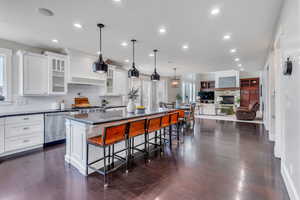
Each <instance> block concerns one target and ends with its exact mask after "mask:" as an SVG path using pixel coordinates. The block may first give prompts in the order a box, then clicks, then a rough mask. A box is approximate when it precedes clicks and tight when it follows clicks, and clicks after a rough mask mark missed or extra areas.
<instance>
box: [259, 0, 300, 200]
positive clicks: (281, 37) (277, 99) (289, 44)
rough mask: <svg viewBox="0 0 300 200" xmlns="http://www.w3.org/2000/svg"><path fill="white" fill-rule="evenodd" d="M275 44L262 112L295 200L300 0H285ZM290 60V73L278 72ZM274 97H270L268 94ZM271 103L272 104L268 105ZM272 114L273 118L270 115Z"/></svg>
mask: <svg viewBox="0 0 300 200" xmlns="http://www.w3.org/2000/svg"><path fill="white" fill-rule="evenodd" d="M275 35H276V38H275V41H276V42H275V44H274V47H273V48H272V50H271V51H270V55H269V58H268V62H267V64H266V66H270V70H269V74H266V73H267V70H266V68H265V76H264V77H269V81H265V86H267V87H268V88H267V89H266V91H267V92H268V94H267V95H266V96H265V98H266V99H265V100H266V103H268V105H267V108H268V110H266V112H267V113H266V115H267V116H269V119H267V120H268V123H270V134H274V140H275V154H276V155H277V156H279V157H280V158H281V166H282V169H281V171H282V175H283V178H284V181H285V183H286V186H287V189H288V192H289V195H290V199H291V200H299V195H300V155H299V153H300V148H299V147H300V134H299V130H300V106H299V102H300V89H299V86H300V1H299V0H285V1H284V6H283V9H282V13H281V16H280V20H279V23H278V28H277V32H276V34H275ZM289 56H290V57H291V58H292V60H293V64H294V67H293V73H292V75H291V76H284V75H283V74H282V67H283V65H282V63H283V61H285V60H286V58H287V57H289ZM274 91H275V96H274V98H272V94H274ZM272 106H274V107H272ZM272 114H274V115H275V120H274V121H273V122H274V124H272V120H271V119H270V117H271V116H272Z"/></svg>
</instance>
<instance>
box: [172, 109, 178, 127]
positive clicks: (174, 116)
mask: <svg viewBox="0 0 300 200" xmlns="http://www.w3.org/2000/svg"><path fill="white" fill-rule="evenodd" d="M178 116H179V113H178V112H176V113H172V114H170V124H171V125H173V124H177V123H178Z"/></svg>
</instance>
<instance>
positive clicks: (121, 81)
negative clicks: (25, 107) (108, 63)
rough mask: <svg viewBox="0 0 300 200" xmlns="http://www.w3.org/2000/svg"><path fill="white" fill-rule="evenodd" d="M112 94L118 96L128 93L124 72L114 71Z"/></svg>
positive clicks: (126, 77) (126, 75) (126, 76)
mask: <svg viewBox="0 0 300 200" xmlns="http://www.w3.org/2000/svg"><path fill="white" fill-rule="evenodd" d="M114 80H115V81H114V92H115V93H116V94H120V95H127V93H128V74H127V71H124V70H118V69H117V70H115V74H114Z"/></svg>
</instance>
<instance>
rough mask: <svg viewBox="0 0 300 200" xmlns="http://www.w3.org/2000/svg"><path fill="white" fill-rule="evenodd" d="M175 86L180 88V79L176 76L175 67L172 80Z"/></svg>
mask: <svg viewBox="0 0 300 200" xmlns="http://www.w3.org/2000/svg"><path fill="white" fill-rule="evenodd" d="M171 85H172V87H173V88H178V87H179V85H180V79H179V78H177V77H176V68H174V78H173V79H172V80H171Z"/></svg>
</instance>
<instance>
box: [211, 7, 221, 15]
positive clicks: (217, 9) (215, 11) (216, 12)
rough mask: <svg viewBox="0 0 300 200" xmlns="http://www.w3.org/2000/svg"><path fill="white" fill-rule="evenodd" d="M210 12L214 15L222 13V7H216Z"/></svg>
mask: <svg viewBox="0 0 300 200" xmlns="http://www.w3.org/2000/svg"><path fill="white" fill-rule="evenodd" d="M210 14H211V15H214V16H216V15H218V14H220V8H214V9H212V10H211V11H210Z"/></svg>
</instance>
